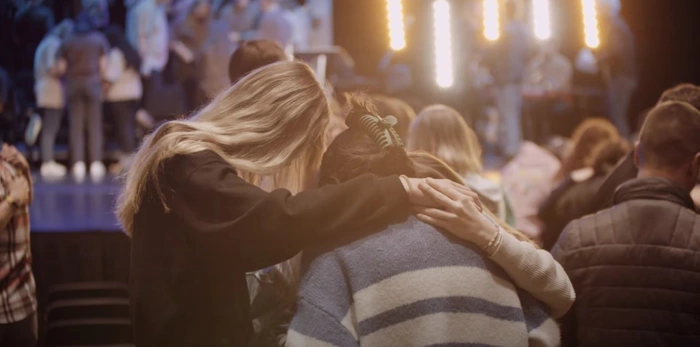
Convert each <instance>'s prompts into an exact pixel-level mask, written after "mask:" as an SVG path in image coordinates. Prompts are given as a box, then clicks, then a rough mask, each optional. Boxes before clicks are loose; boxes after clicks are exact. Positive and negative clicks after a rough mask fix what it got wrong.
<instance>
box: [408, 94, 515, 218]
mask: <svg viewBox="0 0 700 347" xmlns="http://www.w3.org/2000/svg"><path fill="white" fill-rule="evenodd" d="M407 142H408V144H407V145H406V148H407V149H408V150H409V151H424V152H427V153H429V154H432V155H434V156H436V157H437V158H438V159H440V160H442V161H444V162H445V163H447V165H449V166H450V167H451V168H452V169H453V170H455V171H456V172H457V173H458V174H460V175H461V176H462V179H463V180H464V183H466V185H467V186H468V187H469V188H471V189H472V190H474V191H475V192H476V193H477V194H479V198H481V200H482V202H483V203H484V206H486V207H487V208H488V209H489V210H490V211H491V212H493V214H495V215H496V216H497V217H498V218H499V219H501V220H503V221H505V222H506V223H508V224H509V225H514V224H515V217H514V216H513V211H512V209H511V207H510V203H509V202H508V198H507V197H506V195H505V193H504V192H503V187H501V186H500V185H499V184H497V183H495V182H492V181H490V180H489V179H487V178H486V177H484V176H483V162H482V158H481V153H482V150H481V144H479V138H477V136H476V133H474V130H472V128H470V127H469V125H467V122H466V121H465V120H464V117H462V115H461V114H459V112H457V110H455V109H453V108H451V107H448V106H445V105H432V106H428V107H426V108H425V109H423V110H422V111H421V112H420V113H419V114H418V117H417V118H416V119H415V120H414V121H413V123H411V128H410V130H409V133H408V141H407Z"/></svg>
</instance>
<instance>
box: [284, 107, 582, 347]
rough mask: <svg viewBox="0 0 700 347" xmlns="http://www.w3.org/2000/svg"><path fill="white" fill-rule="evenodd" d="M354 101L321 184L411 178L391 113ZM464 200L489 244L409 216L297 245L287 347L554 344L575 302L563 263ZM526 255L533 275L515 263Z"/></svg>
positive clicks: (327, 158) (410, 167)
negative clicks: (372, 230)
mask: <svg viewBox="0 0 700 347" xmlns="http://www.w3.org/2000/svg"><path fill="white" fill-rule="evenodd" d="M352 104H353V105H354V107H353V108H352V109H353V110H354V111H353V112H351V114H350V115H349V116H348V119H347V125H348V126H349V129H348V130H346V131H345V132H343V133H342V134H340V135H339V136H338V137H337V138H336V139H335V141H334V142H333V143H332V144H331V145H330V147H329V149H328V151H327V152H326V154H325V155H324V157H323V162H322V165H321V172H320V183H321V185H325V184H336V183H341V182H344V181H347V180H349V179H351V178H353V177H356V176H358V175H361V174H364V173H373V174H375V175H378V176H387V175H393V174H399V175H401V174H405V175H409V176H414V175H416V174H417V173H416V170H415V167H414V165H413V163H412V161H411V160H410V159H409V157H408V155H407V153H406V152H405V150H404V149H403V146H402V143H401V141H400V139H399V138H398V136H397V135H396V133H395V132H394V131H393V129H392V128H391V126H390V123H391V121H392V120H393V119H391V118H389V117H388V118H387V119H381V118H380V117H379V116H377V115H376V113H375V112H373V111H374V110H373V108H372V107H371V106H368V105H362V104H361V103H358V102H356V101H353V102H352ZM436 171H438V172H439V171H440V170H436ZM465 189H467V188H465ZM467 204H468V205H470V206H469V207H468V209H470V211H472V214H471V215H470V216H469V217H470V218H469V220H470V221H477V222H478V223H480V226H481V227H480V228H479V230H474V232H473V234H474V235H477V234H479V233H480V231H481V230H493V233H492V234H491V237H492V239H491V242H489V241H488V240H486V242H483V240H480V241H477V240H476V239H475V240H474V243H475V244H477V245H483V247H482V248H481V249H480V247H478V246H475V245H472V244H468V243H466V242H463V241H461V240H458V239H456V238H454V237H451V236H449V235H447V234H446V233H443V232H441V231H439V230H437V229H435V228H433V227H431V226H430V225H428V224H425V223H423V222H421V221H419V220H418V219H416V218H414V217H411V218H409V219H408V220H405V221H403V222H400V223H398V224H394V225H392V226H390V227H389V228H387V229H386V230H384V231H382V232H379V233H377V234H373V235H370V236H366V237H363V236H362V234H360V233H351V232H348V234H347V235H346V237H345V239H344V240H336V241H334V242H332V243H329V244H327V245H325V246H324V247H323V248H322V249H311V250H308V251H305V253H304V263H305V264H308V265H307V266H305V268H306V273H305V274H304V276H303V278H302V280H301V282H300V284H299V297H298V301H297V312H296V314H295V316H294V318H293V320H292V323H291V326H290V330H289V334H288V336H287V342H286V344H287V346H313V345H318V346H321V345H323V346H331V345H332V346H360V345H362V346H390V345H391V346H416V345H419V346H425V345H433V344H451V343H474V344H483V345H498V346H527V345H531V344H535V345H542V346H556V345H558V344H559V330H558V327H557V325H556V323H555V322H554V320H553V318H555V317H557V316H560V315H561V314H563V313H564V312H566V311H567V310H568V308H569V307H570V305H571V304H572V303H573V299H574V298H573V296H574V294H573V291H572V290H571V285H570V283H569V280H568V278H566V276H565V275H564V274H563V272H562V269H561V267H560V266H559V265H558V264H556V262H554V261H553V259H552V258H551V256H549V255H548V254H547V253H546V252H544V251H538V250H536V249H535V248H534V247H533V246H532V245H531V244H530V243H527V242H521V241H519V240H518V239H517V238H516V237H514V235H513V234H514V233H517V232H515V231H513V230H511V229H504V228H503V227H502V226H501V227H499V226H498V225H497V224H496V222H494V220H495V218H493V217H486V216H484V215H482V214H481V213H480V212H478V207H477V206H476V205H475V204H473V203H472V202H468V203H467ZM338 208H342V207H338ZM426 213H428V212H426ZM494 234H495V235H496V236H495V237H493V235H494ZM365 235H367V234H365ZM470 241H471V240H470ZM506 254H507V255H506ZM533 259H534V263H533ZM309 260H310V262H309ZM524 262H527V263H530V265H528V267H529V268H530V269H533V270H530V271H532V273H530V274H528V273H527V271H524V270H522V269H523V268H522V266H523V264H524ZM499 265H500V266H502V267H503V268H501V267H499ZM504 269H509V270H510V271H512V272H515V273H517V272H522V274H521V275H520V276H518V277H519V278H520V279H524V280H525V281H531V283H528V284H526V286H520V287H523V288H524V287H529V288H530V289H531V293H532V295H530V294H528V293H526V292H525V290H522V289H520V288H518V284H517V280H516V279H515V278H514V277H512V276H511V277H509V275H508V273H509V271H508V270H504ZM543 276H544V277H543ZM545 282H546V284H545ZM552 288H558V290H556V291H555V292H552V291H549V290H551V289H552ZM545 291H547V294H543V293H544V292H545ZM533 296H535V297H538V298H540V299H544V298H548V297H549V298H553V297H556V298H557V299H555V300H554V301H556V302H557V304H555V305H551V306H550V308H551V310H552V311H553V312H554V311H556V313H553V314H550V313H549V308H547V307H546V306H545V305H544V304H542V303H540V302H538V301H537V300H535V299H533ZM562 298H564V299H562ZM549 302H550V303H554V302H553V301H551V300H550V301H549ZM561 302H566V303H565V304H563V305H562V304H561Z"/></svg>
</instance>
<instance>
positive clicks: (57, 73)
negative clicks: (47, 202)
mask: <svg viewBox="0 0 700 347" xmlns="http://www.w3.org/2000/svg"><path fill="white" fill-rule="evenodd" d="M72 32H73V21H72V20H70V19H66V20H63V21H62V22H61V23H59V24H58V25H56V27H55V28H53V29H52V30H51V31H50V32H49V33H48V34H47V35H46V37H44V39H43V40H42V41H41V43H40V44H39V47H38V48H37V49H36V55H35V56H34V80H35V84H34V94H35V95H36V104H37V107H39V108H40V109H41V110H42V113H43V117H42V118H43V119H42V128H43V129H42V132H41V144H40V146H41V170H40V172H41V176H42V177H44V178H60V177H63V176H65V175H66V168H65V166H63V165H61V164H59V163H57V162H56V161H55V160H54V146H55V145H56V135H57V134H58V130H59V129H60V127H61V120H63V113H64V108H65V103H66V96H65V93H64V90H63V81H61V76H62V75H63V73H65V69H66V66H65V64H61V62H62V61H61V60H59V59H57V55H56V54H57V53H58V50H59V48H60V47H61V42H62V41H63V40H65V39H66V38H68V37H69V36H70V35H71V34H72ZM63 63H65V61H63Z"/></svg>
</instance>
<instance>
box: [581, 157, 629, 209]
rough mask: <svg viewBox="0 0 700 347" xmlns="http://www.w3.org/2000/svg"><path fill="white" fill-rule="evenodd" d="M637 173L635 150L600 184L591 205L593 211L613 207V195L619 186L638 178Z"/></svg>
mask: <svg viewBox="0 0 700 347" xmlns="http://www.w3.org/2000/svg"><path fill="white" fill-rule="evenodd" d="M637 173H638V170H637V167H636V166H635V165H634V152H631V153H630V154H628V155H627V156H626V157H625V159H624V160H622V161H621V162H620V163H619V164H617V166H616V167H615V169H613V171H612V172H611V173H610V174H608V177H606V178H605V182H603V184H602V185H601V186H600V189H598V193H597V194H596V196H595V198H594V201H593V204H592V206H591V213H592V212H598V211H602V210H605V209H607V208H610V207H612V205H613V196H614V195H615V191H616V190H617V187H619V186H621V185H622V184H623V183H625V182H627V181H629V180H632V179H634V178H636V177H637Z"/></svg>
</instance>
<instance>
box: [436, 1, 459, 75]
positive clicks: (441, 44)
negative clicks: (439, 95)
mask: <svg viewBox="0 0 700 347" xmlns="http://www.w3.org/2000/svg"><path fill="white" fill-rule="evenodd" d="M450 21H451V19H450V3H449V2H447V0H435V1H433V28H434V35H435V80H436V82H437V85H438V86H440V87H441V88H449V87H451V86H452V84H453V83H454V67H453V58H452V28H451V25H450Z"/></svg>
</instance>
